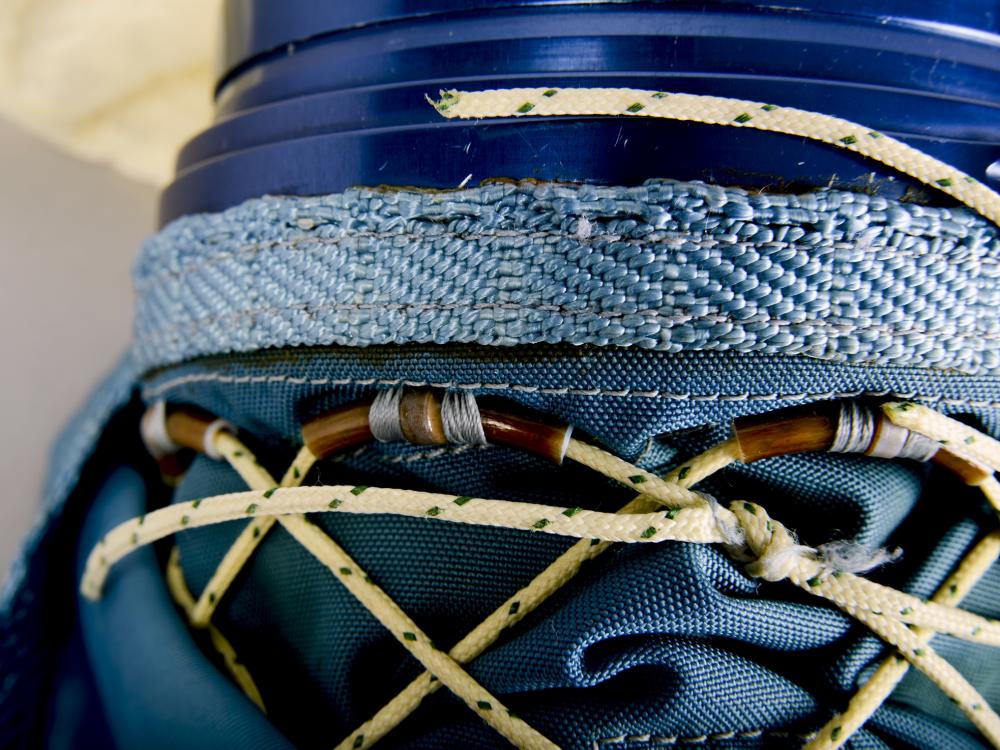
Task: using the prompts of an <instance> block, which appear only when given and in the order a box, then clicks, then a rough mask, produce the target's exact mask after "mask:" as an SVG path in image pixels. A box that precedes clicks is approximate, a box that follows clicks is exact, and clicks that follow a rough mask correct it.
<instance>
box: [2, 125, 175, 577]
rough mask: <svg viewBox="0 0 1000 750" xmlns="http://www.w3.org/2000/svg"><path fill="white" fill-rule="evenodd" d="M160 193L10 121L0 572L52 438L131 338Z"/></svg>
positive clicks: (37, 498)
mask: <svg viewBox="0 0 1000 750" xmlns="http://www.w3.org/2000/svg"><path fill="white" fill-rule="evenodd" d="M155 202H156V191H155V190H154V189H153V188H151V187H148V186H144V185H139V184H137V183H134V182H131V181H129V180H127V179H125V178H123V177H119V176H117V175H115V174H113V173H111V172H110V171H109V170H107V169H106V168H103V167H100V166H95V165H91V164H84V163H81V162H79V161H77V160H75V159H73V158H71V157H69V156H65V155H63V154H61V153H59V152H57V151H55V150H54V149H53V148H51V147H49V146H47V145H46V144H44V143H42V142H41V141H39V140H38V139H36V138H34V137H32V136H30V135H27V134H26V133H24V132H22V131H19V130H17V129H16V128H15V127H13V126H12V125H9V124H7V123H5V122H3V121H0V321H2V323H0V325H2V328H0V337H2V338H0V340H2V342H3V354H2V362H3V368H2V370H3V376H2V381H0V414H2V415H3V418H2V419H0V478H2V481H3V486H4V493H3V496H2V497H0V503H2V504H3V521H2V523H0V579H2V578H4V577H6V574H7V569H8V567H9V565H10V562H11V561H12V559H13V557H14V554H15V552H16V551H17V549H18V546H19V545H20V542H21V539H22V538H23V537H24V535H25V533H26V532H27V530H28V528H29V527H30V525H31V523H32V522H33V520H34V519H35V517H36V516H37V514H38V511H39V508H40V503H41V488H42V482H43V474H44V472H45V466H46V463H47V459H48V451H49V446H50V445H51V443H52V441H53V440H54V438H55V436H56V435H57V433H58V432H59V430H60V429H61V427H62V425H63V423H64V422H65V421H66V420H67V419H68V418H69V416H70V415H71V414H72V413H73V412H74V411H75V410H76V409H77V408H78V407H79V405H80V403H81V402H82V401H83V399H84V398H86V395H87V393H88V391H89V390H90V389H91V388H92V387H93V385H94V384H95V383H96V382H97V381H98V380H99V379H100V378H101V376H102V375H103V374H104V373H105V372H107V371H108V370H109V369H110V368H111V366H112V365H113V364H114V362H115V360H116V358H117V357H118V356H119V354H120V353H121V352H122V351H123V350H124V349H125V347H126V346H127V344H128V338H129V332H130V328H131V316H132V290H131V284H130V280H129V272H130V266H131V263H132V258H133V257H134V255H135V252H136V250H137V249H138V246H139V244H140V243H141V241H142V239H143V238H144V237H145V236H147V235H148V234H150V233H151V232H152V231H153V230H154V229H155V226H154V223H155Z"/></svg>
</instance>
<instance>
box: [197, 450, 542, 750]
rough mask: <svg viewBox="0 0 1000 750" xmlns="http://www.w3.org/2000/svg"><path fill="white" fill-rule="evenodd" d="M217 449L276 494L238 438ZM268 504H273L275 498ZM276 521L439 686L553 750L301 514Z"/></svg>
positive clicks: (331, 505)
mask: <svg viewBox="0 0 1000 750" xmlns="http://www.w3.org/2000/svg"><path fill="white" fill-rule="evenodd" d="M216 448H217V449H219V451H220V452H221V453H222V455H223V456H224V457H225V459H226V460H227V461H228V462H229V463H230V465H231V466H232V467H233V468H234V469H236V471H237V472H238V473H239V474H240V476H242V477H243V480H244V481H245V482H246V483H247V484H248V485H249V486H251V487H258V488H261V489H263V492H262V493H261V496H260V497H261V499H262V500H266V499H270V498H272V497H274V493H275V492H277V489H276V488H277V484H276V483H275V481H274V479H272V478H271V476H270V475H269V474H268V473H267V471H265V470H264V469H263V468H262V467H261V465H260V463H259V462H258V461H257V460H256V459H255V457H254V456H253V454H251V453H250V451H249V450H248V449H247V448H246V447H245V446H244V445H243V444H242V443H240V441H239V440H237V439H236V438H235V437H232V436H227V438H226V439H223V440H217V441H216ZM295 465H296V463H293V468H290V469H289V471H290V472H291V473H292V474H293V475H294V473H295V472H294V466H295ZM321 489H322V488H321ZM357 489H358V488H357V487H354V488H352V490H355V491H356V490H357ZM285 491H286V492H294V491H296V490H285ZM297 491H299V492H302V491H304V490H303V489H299V490H297ZM355 491H352V492H351V493H350V494H351V495H353V496H354V497H359V496H360V494H361V493H359V492H355ZM337 502H338V501H337V500H327V503H326V505H327V508H328V509H330V510H333V509H335V508H336V505H335V503H337ZM272 504H274V505H277V502H275V503H272ZM253 505H255V503H251V504H250V505H247V506H246V511H245V513H246V514H248V515H255V513H256V510H255V509H253V508H252V507H251V506H253ZM278 523H280V524H281V525H282V526H283V527H284V529H285V530H286V531H287V532H288V533H290V534H291V535H292V537H293V538H294V539H295V540H296V541H297V542H298V543H299V544H301V545H302V546H303V547H305V548H306V549H307V550H308V551H309V552H311V553H312V555H313V556H314V557H315V558H316V559H317V560H319V561H320V562H321V563H322V564H323V565H325V566H326V567H327V569H328V570H329V571H330V572H331V573H332V574H333V575H334V577H335V578H337V580H339V581H340V582H341V583H342V584H343V585H344V587H345V588H346V589H347V590H348V591H349V592H350V593H351V594H352V595H353V596H354V597H355V598H356V599H357V600H358V601H359V602H360V603H361V604H362V605H363V606H364V607H365V608H366V609H367V610H368V611H369V612H371V613H372V614H373V615H374V616H375V618H376V619H378V621H379V622H381V623H382V625H383V626H385V628H386V629H387V630H389V632H391V633H392V635H393V636H394V637H395V638H396V640H397V641H399V643H400V644H401V645H402V646H403V647H404V648H405V649H406V650H407V651H409V652H410V654H411V655H412V656H413V657H414V658H415V659H417V661H419V662H420V663H421V664H422V665H423V666H424V668H425V669H427V670H428V671H429V672H432V673H433V674H434V676H435V677H436V678H438V679H439V680H440V681H441V682H442V684H444V685H445V686H446V687H447V688H448V689H449V690H451V691H452V692H453V693H454V694H455V695H456V696H458V697H459V698H461V699H462V700H463V701H465V704H466V705H467V706H468V707H469V708H470V709H472V710H473V711H474V712H476V713H477V714H478V715H479V716H480V717H481V718H482V719H483V721H485V722H486V723H487V724H489V725H490V726H491V727H493V729H495V730H496V731H497V732H499V733H500V734H501V735H503V736H504V737H505V738H507V739H508V740H509V741H510V742H511V743H512V744H513V745H515V746H517V747H523V748H528V749H529V750H557V746H556V745H555V744H554V743H552V742H551V741H550V740H548V739H547V738H546V737H544V736H543V735H542V734H541V733H540V732H538V731H537V730H536V729H534V728H533V727H531V726H529V725H528V724H527V723H525V722H524V721H523V720H522V719H520V718H519V717H518V716H516V715H515V714H514V713H513V712H512V711H510V710H509V709H507V707H506V706H504V705H503V703H502V702H501V701H500V699H499V698H497V697H496V696H494V695H493V694H492V693H490V692H489V691H488V690H486V689H485V688H484V687H483V686H482V685H480V684H479V683H478V682H476V681H475V680H474V679H473V678H472V677H471V676H470V675H469V674H468V672H466V671H465V670H464V669H462V667H461V666H460V665H459V664H458V663H456V662H455V661H454V660H453V659H452V658H451V657H450V656H448V655H447V654H445V653H444V652H442V651H440V650H439V649H438V648H437V647H436V646H435V645H434V644H433V643H432V641H431V639H430V638H429V637H428V636H427V634H426V633H424V632H423V631H422V630H421V629H420V628H419V626H418V625H417V624H416V623H415V622H414V621H413V620H411V619H410V617H409V615H407V614H406V613H405V612H404V611H403V610H402V609H401V608H400V607H399V605H397V604H396V603H395V602H394V601H393V600H392V599H391V598H390V597H389V596H388V594H386V593H385V592H384V591H383V590H382V589H381V588H379V586H378V585H377V584H376V583H375V581H373V580H372V579H371V577H370V576H369V575H368V574H367V573H366V572H365V571H364V570H363V569H362V568H361V566H360V565H358V564H357V563H356V562H355V561H354V560H353V559H351V557H350V555H348V554H347V552H345V551H344V549H343V548H341V547H340V545H338V544H337V543H336V542H334V541H333V540H332V539H331V538H330V537H329V536H327V535H326V534H325V533H324V532H323V530H322V529H320V528H319V527H317V526H316V525H315V524H313V523H312V522H311V521H309V520H308V519H307V518H306V517H305V516H304V515H302V514H301V513H294V514H291V515H281V516H278Z"/></svg>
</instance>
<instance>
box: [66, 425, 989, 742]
mask: <svg viewBox="0 0 1000 750" xmlns="http://www.w3.org/2000/svg"><path fill="white" fill-rule="evenodd" d="M216 447H217V448H218V449H219V451H220V453H221V454H222V455H223V456H224V457H225V458H226V459H227V460H229V461H230V463H231V464H232V465H233V466H234V468H235V469H236V470H237V471H238V472H239V473H240V474H241V476H243V477H244V479H245V481H247V483H248V484H250V485H251V486H255V487H268V489H266V490H257V491H250V492H244V493H230V494H228V495H222V496H218V497H215V498H211V499H208V500H204V501H197V500H196V501H191V502H190V503H181V504H177V505H173V506H170V507H168V508H164V509H161V510H158V511H154V512H153V513H150V514H148V515H146V516H144V517H142V518H141V519H134V520H132V521H128V522H125V523H124V524H121V525H120V526H118V527H116V528H115V529H113V530H112V531H111V532H109V533H108V534H107V535H106V536H105V537H104V539H103V540H102V542H101V543H100V544H99V545H98V546H97V547H96V548H95V550H94V551H93V553H92V554H91V556H90V558H89V559H88V563H87V567H86V572H85V576H84V581H83V582H82V584H81V588H82V590H83V592H84V593H85V595H87V596H89V597H91V598H96V597H97V596H99V593H100V588H101V586H102V585H103V582H104V579H105V577H106V574H107V570H108V567H109V566H110V565H111V564H113V563H114V562H115V561H116V560H117V559H120V558H121V557H122V556H124V555H125V554H127V553H128V552H129V551H131V550H132V549H134V548H135V547H136V546H138V545H140V544H147V543H149V542H151V541H154V540H156V539H159V538H162V537H164V536H166V535H169V534H171V533H175V532H177V531H180V530H183V529H184V528H190V527H194V526H200V525H205V524H208V523H218V522H221V521H225V520H233V519H237V518H244V517H247V516H256V517H260V516H269V517H277V518H278V522H280V523H282V524H283V525H284V526H285V528H286V529H288V530H289V532H290V533H292V535H293V536H294V537H295V538H296V539H297V540H298V541H299V542H300V543H301V544H303V546H305V547H306V548H307V549H308V550H309V551H310V552H312V553H313V555H314V556H315V557H316V558H317V559H319V560H320V561H321V562H322V563H323V564H324V565H326V567H327V568H328V569H329V570H330V571H331V572H332V573H333V574H334V575H337V576H338V577H339V579H340V580H341V581H342V582H344V585H345V586H346V587H347V588H348V590H349V591H351V593H352V594H354V595H355V596H356V597H357V598H358V600H359V601H361V602H362V603H363V604H364V605H365V606H366V607H367V608H369V610H370V611H371V612H372V614H374V615H375V616H376V617H377V618H378V619H379V620H380V621H381V622H382V623H383V624H384V625H385V626H386V627H387V628H388V629H390V630H391V631H392V632H393V634H394V635H395V636H396V637H397V640H399V641H400V643H402V644H403V645H404V647H406V648H407V650H409V651H410V652H411V653H412V654H413V655H414V656H415V657H416V658H417V659H418V660H419V661H421V663H422V664H424V666H425V667H427V669H428V673H429V675H433V676H434V677H437V678H438V679H440V681H441V682H442V683H443V684H444V685H445V686H446V687H448V688H449V689H450V690H452V691H453V692H455V693H456V695H458V696H459V697H460V698H461V699H462V700H464V701H465V703H466V704H467V705H468V706H469V707H470V708H472V709H473V710H475V711H477V713H479V714H480V715H481V716H483V718H484V719H485V720H486V721H487V722H488V723H489V724H491V726H494V728H495V729H497V731H499V732H501V734H503V735H504V736H505V737H507V738H508V739H510V740H511V741H512V742H514V744H516V745H518V746H520V747H551V746H552V745H551V743H549V741H548V740H546V739H545V738H544V737H542V736H541V735H539V734H538V733H537V732H535V731H534V730H533V729H531V728H530V727H529V726H527V725H526V724H524V722H523V721H521V720H520V719H518V718H517V717H514V716H512V715H511V714H510V713H509V712H506V711H505V710H504V709H503V708H502V705H501V704H500V703H499V701H498V700H497V699H496V698H495V697H494V696H492V695H490V694H489V693H488V692H487V691H486V690H485V689H484V688H482V686H480V685H478V683H476V682H475V681H474V680H472V678H471V677H469V676H468V674H467V673H466V672H465V671H464V670H463V669H462V668H461V666H459V663H458V661H457V660H456V659H455V658H454V657H453V656H452V655H447V654H444V653H442V652H440V651H438V650H437V649H436V648H435V647H434V646H433V645H432V644H431V643H430V642H429V641H428V640H427V639H426V636H425V635H424V634H423V633H422V632H421V631H420V630H419V629H418V628H417V626H416V625H415V623H413V622H412V620H410V619H409V618H408V617H407V616H406V614H405V613H404V612H402V610H401V609H399V607H398V606H397V605H396V604H395V603H394V602H392V600H391V599H390V598H389V597H387V596H386V595H385V594H384V592H382V591H381V589H379V588H378V587H377V586H376V585H375V584H374V582H372V581H371V580H370V579H369V578H368V577H367V576H366V575H365V574H364V572H363V571H361V569H360V568H359V567H358V566H357V564H356V563H355V562H354V561H353V560H351V558H350V557H349V556H348V555H347V553H346V552H344V551H343V550H342V549H340V547H339V546H338V545H336V543H335V542H333V541H332V540H331V539H330V538H329V537H328V536H326V534H325V533H323V532H322V530H320V529H319V528H318V527H316V526H314V525H313V524H311V523H310V522H309V521H308V520H306V519H305V518H304V517H303V516H302V515H301V514H302V513H306V512H350V513H396V514H401V515H410V516H421V517H425V518H432V519H436V520H442V521H452V522H460V523H477V524H485V525H493V526H505V527H508V528H517V529H522V530H525V531H530V532H533V533H537V532H541V533H559V534H562V535H567V536H577V537H580V538H588V539H591V540H600V541H601V542H611V541H625V542H635V543H655V542H658V541H663V540H668V539H674V540H680V541H689V542H696V543H712V542H722V543H724V544H726V545H727V548H728V549H731V550H732V552H733V553H734V554H736V555H737V556H738V557H739V556H746V557H747V558H748V559H749V560H750V563H749V564H748V565H747V572H748V573H750V574H751V575H755V576H759V577H763V578H765V579H767V580H774V581H777V580H786V579H787V580H789V581H790V582H792V583H794V584H795V585H797V586H799V587H801V588H802V589H803V590H805V591H808V592H810V593H812V594H815V595H818V596H821V597H822V598H825V599H827V600H829V601H831V602H833V603H834V604H836V605H837V606H838V607H839V608H840V609H842V610H843V611H845V612H847V613H848V614H850V615H852V616H853V617H855V618H857V619H858V620H859V621H860V622H862V623H864V624H865V625H867V626H868V627H869V628H870V629H871V630H872V631H873V632H875V633H876V634H878V635H879V636H880V637H881V638H883V640H885V641H886V642H887V643H889V644H890V645H892V646H894V647H895V648H896V649H897V650H898V651H899V652H900V653H901V654H902V655H903V656H904V657H905V658H906V659H907V660H908V661H909V662H910V663H911V664H913V665H914V666H916V667H917V668H918V669H920V670H921V671H922V672H924V673H925V674H926V675H927V676H928V677H929V678H930V679H931V680H932V681H933V682H934V683H935V684H936V685H938V686H939V687H940V688H941V689H942V690H943V691H944V692H945V693H946V694H947V695H948V696H949V697H951V698H952V699H953V700H954V701H955V702H956V703H957V704H958V705H959V706H960V708H961V709H962V710H963V712H965V713H966V714H967V715H968V716H969V718H970V720H971V721H972V722H973V723H974V724H975V725H976V726H977V727H978V728H979V729H980V730H981V731H982V732H983V734H984V735H985V736H986V737H987V738H989V739H990V741H991V742H992V743H993V744H994V745H995V746H998V747H1000V717H997V715H996V714H995V712H994V711H993V709H992V708H991V707H990V706H988V705H987V704H986V703H985V701H984V700H983V699H982V697H981V696H980V695H979V694H978V692H977V691H976V690H975V689H974V688H973V687H972V686H971V685H970V684H969V683H968V682H967V681H966V680H965V679H964V678H963V677H962V676H961V675H960V674H959V673H958V672H957V671H956V670H955V669H954V668H953V667H951V665H950V664H948V663H947V662H946V661H944V660H943V659H941V658H940V657H939V656H938V655H937V654H936V653H935V652H934V651H933V649H931V648H930V647H929V646H928V645H926V642H925V641H926V637H925V634H923V633H921V632H919V631H916V630H913V629H911V627H910V626H924V627H926V628H928V629H931V630H933V631H936V632H943V633H949V634H951V635H954V636H956V637H959V638H964V639H966V640H970V641H975V642H980V643H988V644H991V645H998V644H1000V626H998V624H997V623H994V622H991V621H988V620H986V619H984V618H980V617H978V616H976V615H973V614H971V613H968V612H964V611H961V610H958V609H957V608H955V607H952V606H949V605H945V604H941V603H939V602H923V601H922V600H920V599H918V598H916V597H912V596H909V595H907V594H904V593H902V592H898V591H895V590H893V589H888V588H886V587H884V586H880V585H878V584H875V583H873V582H870V581H867V580H866V579H863V578H860V577H858V576H854V575H851V574H850V573H843V572H839V571H836V570H829V569H828V568H827V567H826V565H825V564H824V563H823V562H822V561H821V560H820V559H819V558H817V557H816V556H815V555H814V552H815V551H814V550H811V549H810V548H804V547H801V545H798V544H797V543H796V541H795V539H794V537H793V536H792V535H791V534H790V532H788V531H787V530H786V529H785V528H784V526H783V525H782V524H780V523H779V522H777V521H775V520H772V519H771V518H769V517H768V515H767V513H766V511H765V510H764V509H763V508H762V507H761V506H759V505H756V504H754V503H749V502H743V501H737V502H734V503H731V504H730V506H729V509H728V510H727V509H722V508H720V507H718V506H717V505H716V504H714V503H713V501H711V500H710V499H708V498H706V497H704V496H700V495H697V494H696V493H692V492H691V491H690V490H688V489H686V488H683V487H680V486H679V485H677V484H676V483H677V482H678V481H679V477H680V476H681V475H684V476H685V478H690V479H691V480H692V481H693V480H694V479H697V478H700V477H702V476H704V475H706V473H710V472H711V471H714V470H717V469H718V468H721V467H722V466H724V465H725V464H726V463H728V462H729V460H731V458H732V457H733V455H734V453H733V447H732V445H731V444H723V445H722V446H718V447H717V449H715V450H714V451H709V452H708V453H707V454H705V455H704V456H703V457H702V458H703V459H704V460H703V461H701V462H698V461H696V462H692V463H691V464H688V465H685V466H682V467H679V468H678V469H677V470H676V471H675V472H674V473H673V474H672V475H671V476H669V477H668V478H667V480H660V479H658V478H655V477H653V475H651V474H648V473H646V472H642V471H641V470H640V469H638V468H637V467H634V466H632V465H631V464H628V463H627V462H622V461H621V460H620V459H616V458H614V457H613V456H610V454H606V453H605V452H603V451H600V449H597V448H594V447H593V446H590V447H589V448H588V447H587V446H585V445H584V444H582V443H581V444H579V445H578V446H577V447H576V448H575V450H573V454H574V456H575V457H576V458H577V459H582V460H583V461H584V462H590V461H592V462H593V463H594V465H595V469H597V470H599V471H602V472H604V473H606V474H608V475H609V476H616V478H618V479H619V481H621V482H622V483H624V484H627V485H628V486H635V485H637V484H638V485H643V486H644V488H645V486H646V485H647V484H648V488H649V490H651V491H652V493H653V494H651V495H643V496H640V498H638V499H637V500H636V501H633V504H632V505H633V506H639V507H638V508H636V507H630V508H628V510H630V511H632V512H629V513H619V514H609V513H601V512H596V511H586V510H582V509H580V508H560V507H556V506H545V505H535V504H531V503H516V502H511V501H499V500H485V499H479V498H470V497H464V496H460V497H454V496H451V495H443V494H440V493H423V492H415V491H410V490H391V489H384V488H374V487H363V486H362V487H348V486H346V485H345V486H333V487H307V488H301V487H300V488H282V489H279V488H277V487H276V486H275V483H274V481H273V480H272V479H271V478H270V476H269V475H268V473H267V472H266V471H265V470H264V469H263V468H262V467H261V466H260V464H259V463H258V462H257V461H256V460H255V459H254V458H253V456H252V455H251V454H250V453H249V451H248V450H246V448H245V447H244V446H243V445H242V443H240V442H239V441H238V440H236V439H235V438H233V437H231V436H226V437H221V436H220V438H219V439H218V441H217V445H216ZM706 457H707V458H706ZM671 485H674V486H673V487H671ZM655 495H669V496H672V497H674V498H676V499H679V500H680V501H681V502H685V503H692V498H694V499H696V500H697V501H698V503H697V504H689V505H687V506H686V507H673V508H670V509H668V510H662V509H661V510H659V511H653V512H636V510H641V511H646V510H647V508H646V507H643V506H644V504H646V503H652V502H653V501H654V500H656V501H659V502H663V501H662V500H661V499H660V498H656V497H655ZM449 503H450V504H449ZM730 522H735V524H736V527H738V529H739V530H740V535H739V538H738V539H734V535H733V532H732V528H730V526H729V524H730ZM588 544H589V543H588ZM595 546H598V545H595ZM737 546H741V547H742V549H737ZM571 551H572V548H571ZM581 562H582V559H581ZM575 564H576V565H577V567H578V564H577V563H575ZM966 567H969V566H966ZM972 567H975V566H972ZM979 567H980V568H981V566H979ZM961 572H962V570H961V569H960V571H959V573H958V574H961ZM958 574H956V575H958ZM558 577H559V578H561V579H562V580H568V577H567V576H565V575H562V576H558ZM966 585H967V586H971V583H967V584H966ZM549 588H551V586H549ZM552 590H554V589H552ZM494 614H496V613H494ZM508 614H514V613H511V612H510V611H509V610H508ZM491 617H492V616H491ZM489 619H490V618H488V620H489ZM494 619H495V620H496V622H495V624H493V625H491V626H490V628H489V631H490V632H487V631H483V633H484V634H485V635H486V636H488V637H486V638H485V640H486V641H490V638H494V639H495V637H496V636H495V633H492V631H494V630H495V631H497V632H499V630H498V626H499V627H500V629H502V627H505V626H509V624H510V623H507V624H506V625H504V624H502V621H501V620H500V619H499V618H494ZM474 633H475V631H474ZM476 640H482V638H477V639H476ZM458 655H460V656H464V654H463V653H461V652H460V653H459V654H458ZM429 675H428V676H427V677H423V676H422V677H420V678H418V679H417V680H416V681H415V682H414V683H413V684H412V685H411V686H410V687H408V688H407V689H406V690H404V692H403V693H402V694H401V695H400V696H397V701H398V702H396V701H394V702H396V707H397V708H398V709H400V710H396V711H393V712H391V714H390V713H386V714H383V715H382V718H381V720H379V716H378V715H377V716H376V719H375V720H373V721H372V722H369V723H368V724H369V725H371V728H372V729H374V730H376V731H375V733H374V734H373V735H372V737H377V736H381V735H382V734H384V731H387V729H385V727H386V726H388V725H389V724H390V723H392V722H396V723H398V721H400V720H401V719H402V718H403V716H405V714H406V713H408V712H409V711H412V709H413V707H415V705H416V704H417V703H418V702H419V697H420V695H421V694H426V693H427V692H430V689H429V688H430V686H429V683H430V682H432V678H431V677H430V676H429ZM390 705H392V703H391V704H390ZM495 709H500V710H499V711H497V712H496V713H494V710H495ZM381 713H382V712H380V714H381ZM498 716H499V717H501V718H500V719H499V720H498V718H497V717H498ZM843 718H844V719H845V721H844V722H842V723H841V724H839V725H838V727H839V729H837V728H836V727H834V729H836V731H832V730H831V734H832V735H836V736H837V739H839V736H840V735H841V734H842V733H844V727H845V726H850V725H852V724H854V723H857V722H856V721H855V720H854V719H853V717H852V716H851V715H848V714H845V716H844V717H843ZM379 722H381V723H379ZM858 725H860V724H858ZM820 738H822V733H821V735H820ZM348 739H349V740H350V741H351V746H352V747H354V746H357V747H362V746H365V745H366V744H369V743H370V741H371V740H370V739H369V738H368V737H366V736H365V734H363V733H360V732H358V733H352V735H351V737H349V738H348ZM832 740H833V738H832V737H831V741H832Z"/></svg>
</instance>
